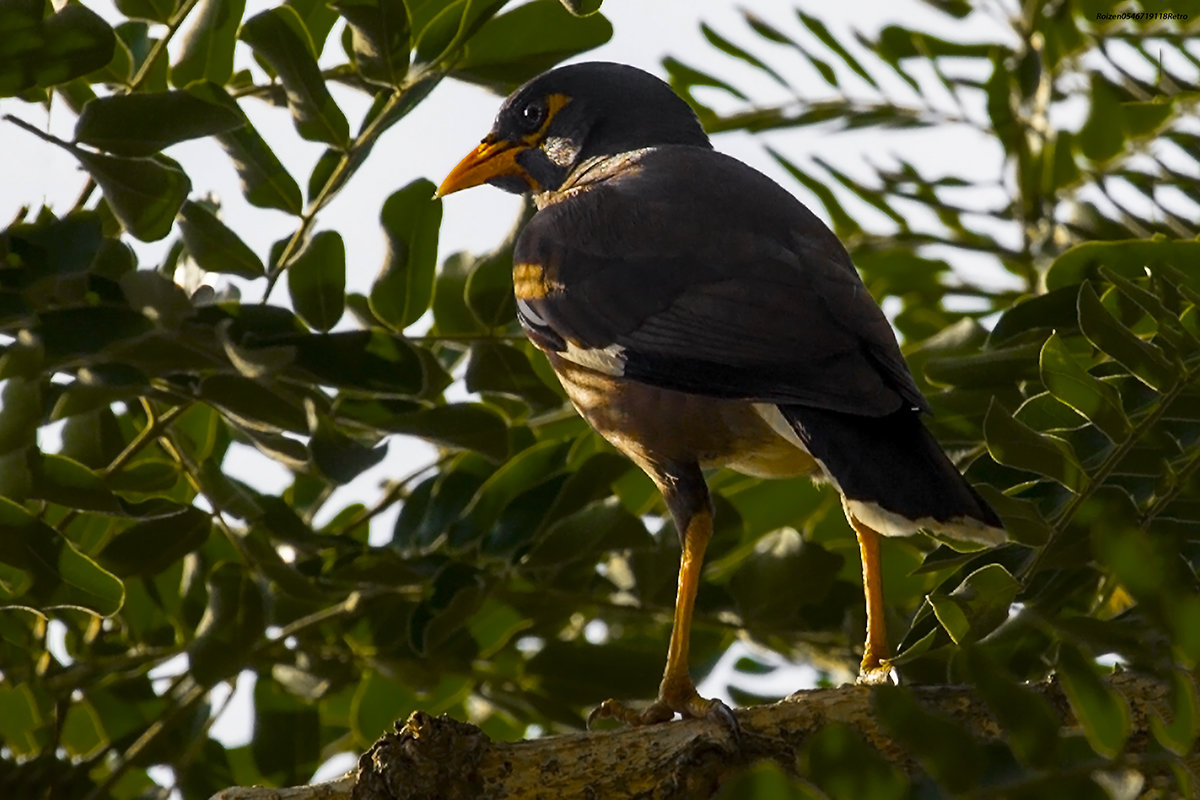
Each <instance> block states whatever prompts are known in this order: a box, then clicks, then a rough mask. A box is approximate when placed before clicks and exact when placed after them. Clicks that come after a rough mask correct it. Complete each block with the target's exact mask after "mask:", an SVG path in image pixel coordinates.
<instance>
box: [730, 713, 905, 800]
mask: <svg viewBox="0 0 1200 800" xmlns="http://www.w3.org/2000/svg"><path fill="white" fill-rule="evenodd" d="M771 763H773V762H771ZM798 765H799V768H800V769H799V772H800V774H801V775H804V776H805V777H806V778H807V779H808V780H810V781H811V782H812V783H814V784H816V785H817V786H818V787H820V788H821V789H822V790H823V791H824V792H825V794H826V795H827V796H828V797H829V798H830V800H862V799H865V798H872V800H902V798H906V797H908V796H909V794H908V780H907V779H906V778H905V777H904V773H902V772H901V771H900V770H898V769H897V768H896V767H894V766H892V765H891V764H889V763H888V762H887V761H886V760H885V759H884V758H883V756H882V755H880V753H879V751H878V750H876V749H875V748H874V747H871V745H869V744H867V742H865V741H864V740H863V737H862V734H860V733H859V732H858V731H857V730H855V729H854V728H853V727H851V726H849V725H845V724H842V723H836V722H834V723H829V724H827V725H824V726H822V727H821V728H820V729H819V730H818V731H817V732H816V733H814V734H813V735H812V736H811V737H809V738H808V740H807V741H806V742H805V743H804V748H803V750H802V751H801V754H800V757H799V759H798ZM772 796H773V795H772ZM742 797H756V798H758V797H763V795H758V794H755V795H746V794H742V795H736V794H735V795H730V798H731V800H735V799H736V798H742Z"/></svg>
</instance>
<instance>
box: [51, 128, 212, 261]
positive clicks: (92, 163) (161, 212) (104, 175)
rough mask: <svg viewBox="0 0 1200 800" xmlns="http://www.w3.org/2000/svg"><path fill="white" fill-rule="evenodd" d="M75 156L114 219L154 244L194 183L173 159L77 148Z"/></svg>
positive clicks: (143, 239) (166, 227)
mask: <svg viewBox="0 0 1200 800" xmlns="http://www.w3.org/2000/svg"><path fill="white" fill-rule="evenodd" d="M71 152H72V154H73V155H74V156H75V157H76V158H77V159H79V161H80V163H82V164H83V166H84V168H85V169H86V170H87V171H88V172H89V173H90V174H91V176H92V178H93V179H94V180H95V181H96V183H97V184H99V185H100V188H101V189H102V190H103V191H104V199H105V201H106V202H107V203H108V207H109V208H110V209H111V210H112V212H113V216H115V217H116V218H117V221H118V222H120V223H121V225H122V226H124V228H125V229H126V230H127V231H129V233H130V234H132V235H133V236H134V237H136V238H138V239H141V240H142V241H143V242H154V241H158V240H159V239H161V238H163V237H164V236H166V235H167V234H168V233H170V232H171V225H172V223H174V221H175V215H176V214H178V213H179V208H180V207H181V206H182V205H183V201H184V200H186V199H187V196H188V192H190V191H191V190H192V182H191V181H190V180H189V179H188V176H187V175H186V174H184V172H183V170H182V169H180V168H179V165H178V164H177V163H175V162H174V161H172V160H171V159H169V158H166V157H164V156H158V157H156V158H122V157H120V156H109V155H103V154H101V153H90V152H88V151H86V150H81V149H79V148H73V149H72V150H71Z"/></svg>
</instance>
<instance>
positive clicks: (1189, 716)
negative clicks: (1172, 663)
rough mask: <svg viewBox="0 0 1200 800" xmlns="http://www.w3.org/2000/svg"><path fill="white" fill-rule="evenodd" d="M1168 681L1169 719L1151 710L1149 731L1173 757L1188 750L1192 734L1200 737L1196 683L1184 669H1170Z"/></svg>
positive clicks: (1199, 699) (1190, 747) (1190, 748)
mask: <svg viewBox="0 0 1200 800" xmlns="http://www.w3.org/2000/svg"><path fill="white" fill-rule="evenodd" d="M1170 683H1171V721H1170V722H1167V720H1166V719H1164V718H1163V716H1162V715H1160V714H1158V713H1153V715H1152V716H1151V718H1150V730H1152V731H1153V732H1154V738H1155V739H1156V740H1157V741H1158V743H1159V744H1161V745H1162V746H1163V747H1165V748H1166V749H1167V750H1170V751H1171V752H1172V753H1174V754H1175V755H1177V756H1186V755H1187V754H1188V753H1190V752H1192V747H1193V746H1194V745H1195V743H1196V737H1197V736H1200V698H1197V694H1196V684H1195V683H1194V682H1193V680H1192V678H1191V677H1190V676H1189V675H1188V674H1187V673H1186V672H1183V671H1182V670H1173V671H1172V672H1171V675H1170Z"/></svg>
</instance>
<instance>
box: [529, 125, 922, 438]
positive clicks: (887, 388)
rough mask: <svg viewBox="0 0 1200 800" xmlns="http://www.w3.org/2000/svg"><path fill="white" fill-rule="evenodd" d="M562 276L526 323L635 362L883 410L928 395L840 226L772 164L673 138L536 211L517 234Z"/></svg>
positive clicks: (660, 377)
mask: <svg viewBox="0 0 1200 800" xmlns="http://www.w3.org/2000/svg"><path fill="white" fill-rule="evenodd" d="M514 257H515V259H516V261H517V262H519V263H532V264H538V265H540V266H541V267H542V268H543V269H544V270H545V273H546V276H547V278H548V284H549V285H550V286H551V287H552V289H551V291H549V292H548V293H547V294H546V295H545V296H544V297H539V298H525V299H523V300H522V306H523V307H524V311H523V317H524V318H525V322H526V325H527V327H530V328H531V329H534V328H536V329H541V332H542V335H543V336H544V337H545V335H546V332H547V331H553V334H554V335H555V336H556V337H557V338H558V340H559V341H569V342H572V343H573V344H575V345H576V346H579V347H583V348H593V349H602V348H610V347H612V346H614V345H615V346H618V347H619V348H621V349H622V357H623V359H624V369H625V372H624V374H625V376H626V377H628V378H633V379H635V380H640V381H643V382H646V383H649V384H653V385H657V386H663V387H666V388H671V389H677V390H681V391H688V392H694V393H698V394H705V395H712V396H719V397H744V398H747V399H753V400H756V401H760V402H775V403H801V404H805V405H812V406H815V407H818V408H824V409H829V410H833V411H841V412H847V413H851V414H860V415H865V416H872V417H878V416H883V415H886V414H890V413H892V412H894V411H896V410H897V409H900V408H919V409H924V408H925V401H924V398H923V397H922V396H921V393H920V391H919V390H918V389H917V388H916V385H915V384H914V383H913V381H912V378H911V376H910V374H909V372H908V368H907V366H906V365H905V363H904V359H903V357H902V356H901V354H900V350H899V347H898V346H897V344H896V340H895V336H894V334H893V333H892V329H891V326H890V325H889V324H888V322H887V319H886V318H885V317H884V315H883V312H882V311H880V309H879V307H878V305H876V303H875V301H874V300H873V299H872V298H871V297H870V295H869V293H868V292H867V290H866V288H865V287H864V286H863V284H862V281H861V280H860V278H859V277H858V274H857V272H856V271H855V270H854V268H853V266H852V264H851V263H850V259H849V256H848V255H847V254H846V252H845V250H844V249H843V248H842V246H841V244H840V243H839V242H838V241H837V239H836V237H834V235H833V234H832V233H831V232H830V231H829V230H828V229H827V228H826V227H825V226H824V224H823V223H821V222H820V220H818V219H817V218H816V217H815V216H813V215H812V213H811V212H809V211H808V210H807V209H806V208H805V207H804V206H803V205H801V204H800V203H799V202H798V201H797V200H795V198H793V197H792V196H791V195H790V194H788V193H787V192H786V191H784V190H783V189H782V188H781V187H780V186H778V185H777V184H775V183H774V182H773V181H771V180H770V179H769V178H767V177H766V176H764V175H762V174H761V173H758V172H757V171H755V170H753V169H751V168H750V167H748V166H746V165H744V164H742V163H741V162H738V161H736V160H734V159H731V158H729V157H727V156H723V155H721V154H719V153H714V152H712V151H707V150H701V149H699V148H689V147H665V148H657V149H654V150H650V151H647V152H646V153H645V154H643V155H642V156H641V157H640V158H639V159H637V160H636V161H635V162H634V163H633V164H632V165H630V166H627V167H625V168H624V169H623V170H621V171H620V172H619V173H616V174H614V175H613V176H612V177H610V178H608V179H607V180H604V181H601V182H598V183H596V184H594V185H592V186H590V187H588V188H587V189H586V190H585V191H578V192H577V193H574V194H571V195H570V196H568V197H566V198H564V199H561V200H559V201H558V202H556V203H553V204H551V205H549V206H547V207H546V208H544V209H542V210H541V211H539V212H538V213H537V214H536V215H535V216H534V218H533V220H532V221H531V222H530V223H529V225H528V226H526V228H525V231H524V232H523V233H522V235H521V238H520V240H519V241H518V243H517V248H516V252H515V256H514Z"/></svg>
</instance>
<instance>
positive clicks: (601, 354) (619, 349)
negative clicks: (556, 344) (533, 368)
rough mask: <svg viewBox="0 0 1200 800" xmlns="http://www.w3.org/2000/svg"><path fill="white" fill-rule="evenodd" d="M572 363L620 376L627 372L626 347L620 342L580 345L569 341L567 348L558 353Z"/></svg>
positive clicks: (616, 376)
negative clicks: (603, 345) (590, 345)
mask: <svg viewBox="0 0 1200 800" xmlns="http://www.w3.org/2000/svg"><path fill="white" fill-rule="evenodd" d="M558 355H559V356H561V357H562V358H565V359H566V360H567V361H570V362H571V363H572V364H578V365H579V366H581V367H587V368H588V369H592V370H595V371H596V372H602V373H604V374H605V375H612V376H613V377H615V378H619V377H621V376H622V375H624V374H625V348H624V347H623V346H621V345H619V344H610V345H609V346H608V347H603V348H594V347H580V346H579V345H577V344H574V343H572V342H567V349H566V350H565V351H561V352H559V354H558Z"/></svg>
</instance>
